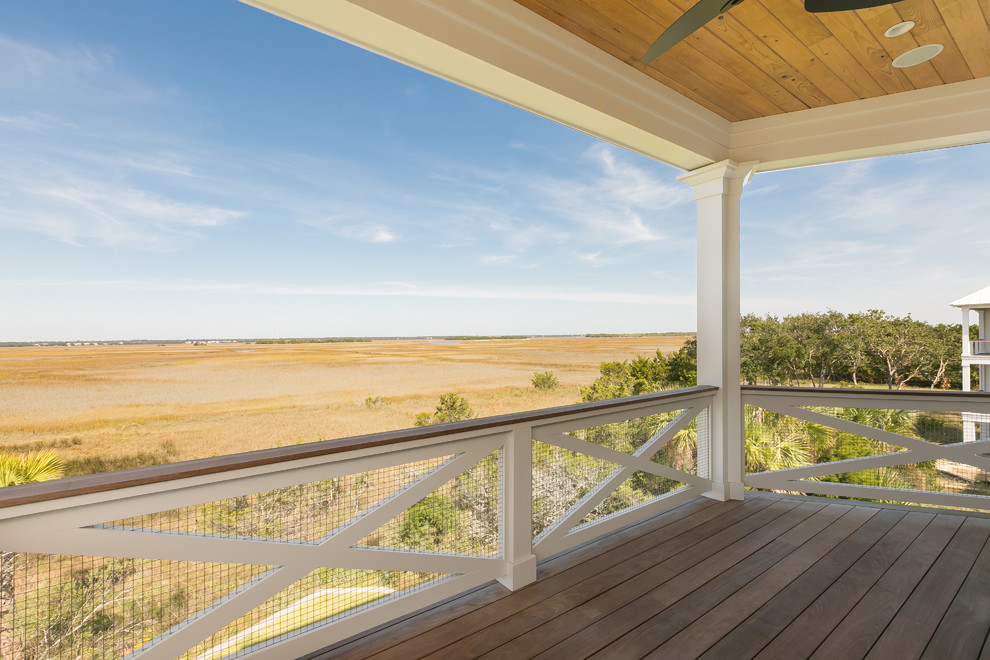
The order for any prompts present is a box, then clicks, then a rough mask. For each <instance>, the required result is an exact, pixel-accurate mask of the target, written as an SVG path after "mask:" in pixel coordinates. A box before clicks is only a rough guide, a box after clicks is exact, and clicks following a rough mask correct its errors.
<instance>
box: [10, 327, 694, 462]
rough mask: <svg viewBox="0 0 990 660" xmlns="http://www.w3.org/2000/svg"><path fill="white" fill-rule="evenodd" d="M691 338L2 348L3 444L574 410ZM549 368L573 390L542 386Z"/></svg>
mask: <svg viewBox="0 0 990 660" xmlns="http://www.w3.org/2000/svg"><path fill="white" fill-rule="evenodd" d="M685 338H686V337H683V336H678V337H606V338H592V337H554V338H533V339H511V340H484V341H465V342H460V343H437V342H429V341H424V340H376V341H372V342H360V343H336V344H333V343H327V344H315V343H314V344H209V345H205V346H194V345H188V344H167V345H136V346H65V347H62V346H56V347H16V348H0V448H4V447H12V448H15V449H16V448H23V447H29V446H30V447H38V446H43V445H45V446H55V447H56V448H57V451H58V453H59V454H60V455H61V456H62V457H63V458H65V459H66V460H74V459H85V458H93V457H100V458H116V457H124V456H131V455H134V454H137V453H140V452H155V451H161V448H162V447H169V451H168V455H169V456H168V458H169V460H185V459H191V458H201V457H204V456H210V455H221V454H229V453H235V452H240V451H249V450H253V449H262V448H268V447H275V446H279V445H288V444H296V443H302V442H314V441H317V440H321V439H330V438H341V437H348V436H353V435H360V434H363V433H373V432H377V431H385V430H391V429H397V428H404V427H409V426H412V425H413V421H414V419H415V416H416V413H419V412H423V411H429V410H432V409H433V408H434V406H435V405H436V403H437V398H438V397H439V395H440V394H443V393H445V392H459V393H461V394H464V395H465V396H466V397H467V398H468V400H469V401H470V403H471V406H472V408H473V409H474V410H475V412H476V413H477V414H478V415H479V416H489V415H498V414H502V413H508V412H515V411H521V410H531V409H536V408H546V407H551V406H558V405H565V404H569V403H574V402H575V401H577V400H578V398H579V394H578V387H579V386H581V385H587V384H589V383H590V382H591V381H592V380H594V378H595V377H596V376H597V374H598V367H599V364H600V363H601V362H603V361H608V360H627V359H630V358H632V357H634V356H636V355H637V354H640V355H653V353H654V352H655V351H657V350H658V349H659V350H662V351H663V352H665V353H668V352H672V351H675V350H677V349H678V348H679V347H680V346H681V345H682V344H683V342H684V340H685ZM546 370H552V371H553V372H554V373H555V374H556V375H557V377H558V379H559V380H560V383H561V387H560V388H558V389H557V390H553V391H549V392H539V391H536V390H535V389H534V388H533V387H532V386H531V385H530V379H531V377H532V375H533V373H534V372H536V371H546ZM368 397H383V399H384V403H383V404H382V405H377V406H366V405H365V404H364V401H365V399H366V398H368Z"/></svg>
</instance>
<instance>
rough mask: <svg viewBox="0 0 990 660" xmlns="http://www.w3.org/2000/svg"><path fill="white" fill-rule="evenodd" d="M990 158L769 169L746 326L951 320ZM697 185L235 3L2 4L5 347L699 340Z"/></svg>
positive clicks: (976, 254)
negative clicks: (891, 318) (842, 315)
mask: <svg viewBox="0 0 990 660" xmlns="http://www.w3.org/2000/svg"><path fill="white" fill-rule="evenodd" d="M988 162H990V148H988V146H987V145H980V146H976V147H968V148H964V149H954V150H948V151H940V152H928V153H921V154H913V155H908V156H901V157H896V158H886V159H879V160H872V161H862V162H854V163H846V164H838V165H832V166H826V167H816V168H807V169H802V170H795V171H789V172H779V173H768V174H761V175H758V176H757V177H756V178H755V180H754V181H753V182H752V183H751V184H750V185H749V186H748V187H747V189H746V193H745V194H744V196H743V209H742V219H743V220H742V221H743V230H742V232H743V235H742V270H743V274H742V277H743V281H742V288H743V308H744V311H746V312H756V313H759V314H764V313H774V314H787V313H795V312H801V311H818V310H824V309H825V308H833V309H838V310H841V311H846V312H851V311H858V310H863V309H867V308H873V307H877V308H883V309H885V310H887V311H888V312H891V313H896V314H908V313H911V314H912V315H914V316H915V317H916V318H924V319H928V320H931V321H947V322H957V314H956V313H955V311H954V310H953V309H952V308H950V307H948V302H950V301H951V300H954V299H956V298H958V297H961V296H963V295H965V294H968V293H970V292H971V291H973V290H976V289H979V288H982V287H984V286H986V285H988V284H990V281H987V280H988V279H990V273H988V272H987V271H988V268H987V264H988V263H990V259H988V256H990V234H988V233H987V232H986V227H987V219H988V218H990V200H988V199H987V195H986V194H985V191H986V190H988V189H990V168H988V167H987V164H988ZM678 173H679V172H677V171H676V170H674V169H672V168H670V167H667V166H665V165H661V164H659V163H655V162H652V161H650V160H648V159H645V158H642V157H640V156H637V155H634V154H631V153H629V152H626V151H623V150H621V149H618V148H616V147H613V146H610V145H606V144H603V143H601V142H598V141H597V140H595V139H593V138H590V137H587V136H585V135H582V134H580V133H577V132H576V131H573V130H571V129H567V128H564V127H561V126H558V125H556V124H553V123H551V122H548V121H546V120H544V119H541V118H538V117H534V116H531V115H528V114H527V113H525V112H523V111H521V110H517V109H515V108H512V107H509V106H506V105H504V104H502V103H499V102H496V101H493V100H491V99H488V98H485V97H483V96H480V95H478V94H476V93H473V92H469V91H466V90H463V89H460V88H458V87H456V86H454V85H451V84H449V83H446V82H443V81H440V80H436V79H433V78H431V77H429V76H427V75H425V74H421V73H419V72H417V71H414V70H412V69H409V68H407V67H405V66H402V65H399V64H396V63H394V62H391V61H388V60H385V59H383V58H380V57H378V56H375V55H372V54H370V53H366V52H364V51H361V50H359V49H357V48H354V47H352V46H349V45H347V44H343V43H340V42H338V41H335V40H334V39H332V38H330V37H327V36H325V35H322V34H318V33H316V32H313V31H310V30H307V29H305V28H302V27H300V26H297V25H294V24H292V23H289V22H287V21H284V20H282V19H278V18H275V17H273V16H270V15H267V14H265V13H263V12H261V11H258V10H256V9H254V8H252V7H248V6H246V5H241V4H239V3H237V2H226V1H214V2H205V3H204V2H191V1H189V0H142V1H141V2H133V1H125V0H105V1H103V2H100V3H96V4H94V3H80V2H77V1H67V0H62V1H56V0H45V1H44V2H37V1H28V0H14V1H8V2H5V3H3V4H0V301H2V302H0V306H2V312H0V341H28V340H40V339H82V338H86V339H98V338H106V339H127V338H186V337H269V336H272V335H277V336H280V337H286V336H339V335H420V334H503V333H585V332H651V331H677V330H693V329H694V326H695V305H694V299H695V284H694V280H695V267H696V265H695V227H694V215H695V209H694V205H693V202H692V201H691V197H690V193H689V190H688V189H687V187H686V186H684V185H683V184H680V183H678V182H677V181H676V179H675V177H676V176H677V174H678Z"/></svg>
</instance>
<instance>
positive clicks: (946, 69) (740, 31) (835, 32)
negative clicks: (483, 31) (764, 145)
mask: <svg viewBox="0 0 990 660" xmlns="http://www.w3.org/2000/svg"><path fill="white" fill-rule="evenodd" d="M516 2H518V3H519V4H520V5H522V6H524V7H526V8H528V9H530V10H531V11H534V12H536V13H538V14H540V15H541V16H543V17H545V18H547V19H549V20H550V21H553V22H554V23H556V24H557V25H560V26H561V27H563V28H565V29H566V30H568V31H570V32H571V33H573V34H575V35H577V36H579V37H581V38H582V39H584V40H585V41H587V42H589V43H591V44H592V45H594V46H596V47H598V48H600V49H601V50H603V51H605V52H606V53H609V54H610V55H612V56H614V57H616V58H619V59H621V60H622V61H624V62H626V63H627V64H629V65H630V66H633V67H636V68H637V69H639V70H641V71H644V72H645V73H647V74H648V75H650V76H652V77H653V78H655V79H656V80H658V81H659V82H661V83H663V84H664V85H666V86H667V87H669V88H671V89H673V90H674V91H677V92H679V93H681V94H682V95H684V96H686V97H687V98H689V99H691V100H693V101H695V102H697V103H699V104H700V105H702V106H704V107H706V108H708V109H709V110H711V111H713V112H715V113H716V114H718V115H720V116H722V117H724V118H725V119H728V120H729V121H740V120H744V119H753V118H756V117H767V116H771V115H777V114H781V113H785V112H794V111H797V110H804V109H806V108H816V107H822V106H827V105H832V104H836V103H844V102H846V101H853V100H857V99H864V98H872V97H876V96H883V95H886V94H894V93H896V92H903V91H908V90H912V89H920V88H924V87H932V86H934V85H942V84H947V83H954V82H960V81H964V80H971V79H974V78H982V77H985V76H990V0H903V1H902V2H898V3H896V4H893V5H883V6H880V7H874V8H872V9H862V10H857V11H844V12H831V13H817V14H811V13H808V12H806V11H805V10H804V5H803V1H802V0H745V2H743V3H741V4H739V5H737V6H735V7H733V8H732V9H730V10H729V11H728V12H727V13H725V14H723V15H722V16H719V17H718V18H717V19H714V20H712V21H710V22H709V23H708V25H706V26H705V27H704V28H702V29H700V30H698V31H697V32H695V33H694V34H692V35H691V36H690V37H688V38H687V39H685V40H684V41H682V42H681V43H679V44H677V45H676V46H674V47H673V48H671V49H670V50H669V51H667V52H666V53H665V54H663V55H661V56H660V57H659V58H658V59H656V60H655V61H654V62H652V63H651V64H650V65H649V66H644V65H643V63H642V61H641V58H642V56H643V54H644V53H645V52H646V49H647V48H649V46H650V44H652V43H653V42H654V41H655V40H656V39H657V37H659V36H660V34H661V33H662V32H663V31H664V29H665V28H667V27H668V26H669V25H670V24H671V23H673V22H674V21H675V20H677V18H678V17H679V16H681V14H683V13H684V12H685V11H687V10H688V9H689V8H690V7H691V6H693V5H694V4H695V0H516ZM901 21H914V22H915V24H916V25H915V27H914V29H913V30H911V31H910V32H908V33H907V34H904V35H901V36H898V37H893V38H887V37H885V36H884V34H883V33H884V31H885V30H886V29H887V28H889V27H891V26H893V25H895V24H897V23H900V22H901ZM931 43H938V44H942V45H943V46H944V50H943V51H942V53H941V54H940V55H938V56H937V57H935V58H934V59H932V60H930V61H928V62H925V63H923V64H920V65H917V66H914V67H909V68H905V69H895V68H893V67H892V66H891V61H892V60H893V59H894V58H895V57H897V56H898V55H900V54H901V53H904V52H906V51H908V50H911V49H912V48H915V47H917V46H921V45H925V44H931Z"/></svg>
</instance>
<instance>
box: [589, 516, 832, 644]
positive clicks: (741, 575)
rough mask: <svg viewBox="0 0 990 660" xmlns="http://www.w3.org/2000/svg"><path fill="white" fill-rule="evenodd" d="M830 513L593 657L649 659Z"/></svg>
mask: <svg viewBox="0 0 990 660" xmlns="http://www.w3.org/2000/svg"><path fill="white" fill-rule="evenodd" d="M828 510H831V509H820V510H819V511H816V512H813V514H812V515H811V516H809V517H808V519H806V520H804V521H802V522H801V524H798V525H795V526H794V527H792V528H791V529H789V530H787V531H786V532H784V533H783V534H780V535H778V536H777V538H774V539H773V540H772V541H771V542H770V543H767V544H765V545H764V546H762V547H759V548H753V549H752V551H751V552H750V553H748V554H747V555H746V556H744V557H742V558H741V560H740V561H739V562H738V563H736V564H735V565H733V566H731V567H727V568H729V570H724V571H721V572H719V573H714V572H713V573H712V574H710V575H708V576H706V577H708V580H707V581H706V583H705V584H703V585H701V586H698V587H696V588H695V589H693V590H692V591H691V592H690V593H689V594H686V595H684V597H682V598H680V599H677V600H676V601H673V602H667V603H666V608H663V609H661V608H659V607H655V608H653V614H652V616H651V617H649V618H648V619H647V620H646V621H644V622H643V623H642V624H640V625H639V626H637V627H636V629H634V630H632V631H630V632H629V633H627V634H625V635H623V636H622V637H620V638H618V639H616V640H615V641H614V642H612V643H611V644H609V645H608V646H606V647H604V648H602V649H601V650H599V651H598V653H596V654H594V655H592V656H591V657H592V658H597V659H599V660H603V659H605V658H642V657H648V656H649V654H650V653H651V652H652V651H653V650H654V649H656V648H657V647H658V646H660V645H661V644H663V643H664V642H666V641H667V640H669V639H670V638H671V637H673V636H674V635H676V634H677V633H679V632H680V631H682V630H683V629H684V628H685V627H687V626H688V625H690V624H691V623H692V622H694V621H695V620H697V619H698V618H699V617H701V616H703V615H704V614H705V613H707V612H708V611H709V610H711V609H712V608H713V607H715V606H716V605H718V604H719V603H721V602H724V601H725V600H726V599H727V598H729V597H730V596H732V595H733V594H735V593H736V592H737V591H738V590H739V589H741V588H742V587H744V586H746V585H747V584H749V583H750V582H751V581H753V580H755V579H756V578H758V577H759V576H760V575H763V574H764V573H765V572H766V571H767V570H769V569H771V568H772V567H773V566H775V565H777V564H778V563H779V562H780V561H781V560H783V559H785V558H786V557H787V556H788V555H790V553H791V552H792V551H793V550H794V549H795V548H796V547H800V546H801V545H802V544H804V543H805V542H806V541H808V540H809V539H811V538H813V537H814V536H815V535H817V534H818V533H820V532H821V531H822V530H823V529H824V528H826V527H827V526H828V525H829V524H830V523H831V522H833V520H834V518H833V517H832V516H829V515H827V511H828ZM847 511H848V509H847ZM666 657H686V656H678V655H675V656H666Z"/></svg>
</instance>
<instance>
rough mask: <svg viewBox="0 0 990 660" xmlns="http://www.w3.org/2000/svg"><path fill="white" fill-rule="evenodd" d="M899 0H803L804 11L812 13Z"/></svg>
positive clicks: (888, 3) (892, 2) (877, 5)
mask: <svg viewBox="0 0 990 660" xmlns="http://www.w3.org/2000/svg"><path fill="white" fill-rule="evenodd" d="M898 1H899V0H804V9H805V11H810V12H812V13H819V12H826V11H849V10H851V9H868V8H869V7H879V6H880V5H892V4H894V2H898Z"/></svg>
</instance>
